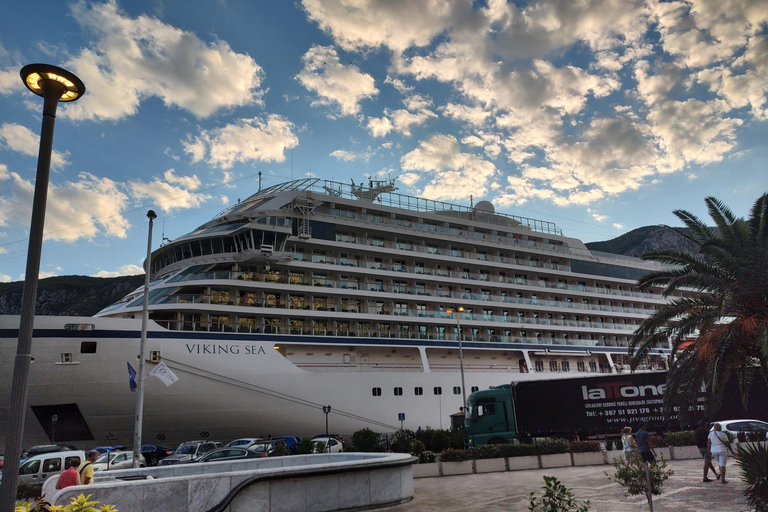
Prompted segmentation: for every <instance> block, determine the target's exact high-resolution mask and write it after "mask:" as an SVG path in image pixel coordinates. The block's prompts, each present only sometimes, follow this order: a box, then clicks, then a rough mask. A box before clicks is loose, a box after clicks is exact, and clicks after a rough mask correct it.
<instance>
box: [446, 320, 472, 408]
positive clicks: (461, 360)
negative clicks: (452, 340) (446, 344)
mask: <svg viewBox="0 0 768 512" xmlns="http://www.w3.org/2000/svg"><path fill="white" fill-rule="evenodd" d="M463 311H464V308H463V307H461V306H459V307H457V308H448V309H446V310H445V312H446V313H456V329H457V334H456V337H457V338H459V368H460V370H461V399H462V403H463V404H464V407H463V409H462V410H463V411H464V413H465V414H466V411H467V390H466V388H465V387H464V350H463V349H462V346H461V341H462V338H463V336H462V334H461V321H460V320H459V313H462V312H463Z"/></svg>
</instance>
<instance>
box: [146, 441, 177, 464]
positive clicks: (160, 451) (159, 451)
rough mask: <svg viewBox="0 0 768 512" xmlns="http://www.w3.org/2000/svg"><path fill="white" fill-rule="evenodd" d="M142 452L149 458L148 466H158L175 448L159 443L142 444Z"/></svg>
mask: <svg viewBox="0 0 768 512" xmlns="http://www.w3.org/2000/svg"><path fill="white" fill-rule="evenodd" d="M141 454H142V455H143V456H144V458H145V459H146V460H147V466H157V463H158V462H159V461H161V460H162V459H164V458H166V457H167V456H169V455H172V454H173V450H171V449H170V448H168V447H166V446H160V445H157V444H145V445H142V446H141Z"/></svg>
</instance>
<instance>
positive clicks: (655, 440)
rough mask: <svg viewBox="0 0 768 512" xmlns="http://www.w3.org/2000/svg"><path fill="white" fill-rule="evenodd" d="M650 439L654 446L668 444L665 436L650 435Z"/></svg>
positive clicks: (660, 446) (659, 446)
mask: <svg viewBox="0 0 768 512" xmlns="http://www.w3.org/2000/svg"><path fill="white" fill-rule="evenodd" d="M650 440H651V444H652V445H653V447H654V448H663V447H665V446H669V444H668V443H667V440H666V437H661V436H650Z"/></svg>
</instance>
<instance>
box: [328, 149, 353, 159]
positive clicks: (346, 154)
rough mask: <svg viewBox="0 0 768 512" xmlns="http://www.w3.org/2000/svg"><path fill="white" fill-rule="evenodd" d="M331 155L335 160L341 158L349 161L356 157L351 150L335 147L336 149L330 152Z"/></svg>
mask: <svg viewBox="0 0 768 512" xmlns="http://www.w3.org/2000/svg"><path fill="white" fill-rule="evenodd" d="M331 156H332V157H333V158H335V159H336V160H342V161H344V162H351V161H353V160H355V159H356V158H357V155H356V154H355V153H352V152H351V151H347V150H345V149H337V150H336V151H334V152H333V153H331Z"/></svg>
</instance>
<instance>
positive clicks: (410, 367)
mask: <svg viewBox="0 0 768 512" xmlns="http://www.w3.org/2000/svg"><path fill="white" fill-rule="evenodd" d="M293 364H294V365H296V366H297V367H299V368H302V369H304V370H309V371H312V372H334V373H336V372H344V371H346V372H349V373H353V372H403V371H405V372H422V371H424V369H423V368H422V366H421V365H420V364H408V363H293Z"/></svg>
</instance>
